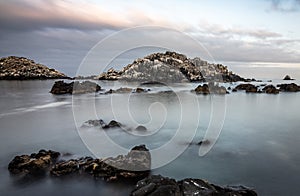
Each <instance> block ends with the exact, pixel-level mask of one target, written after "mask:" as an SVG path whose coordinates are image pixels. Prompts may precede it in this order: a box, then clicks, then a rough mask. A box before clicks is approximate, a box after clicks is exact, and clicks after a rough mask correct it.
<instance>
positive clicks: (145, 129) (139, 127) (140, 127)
mask: <svg viewBox="0 0 300 196" xmlns="http://www.w3.org/2000/svg"><path fill="white" fill-rule="evenodd" d="M135 130H136V131H147V128H146V127H145V126H143V125H139V126H137V127H136V128H135Z"/></svg>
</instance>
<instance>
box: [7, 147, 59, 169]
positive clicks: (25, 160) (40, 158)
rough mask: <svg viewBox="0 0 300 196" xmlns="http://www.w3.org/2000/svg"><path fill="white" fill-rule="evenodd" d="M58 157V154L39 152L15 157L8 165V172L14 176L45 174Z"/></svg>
mask: <svg viewBox="0 0 300 196" xmlns="http://www.w3.org/2000/svg"><path fill="white" fill-rule="evenodd" d="M59 155H60V153H59V152H55V151H51V150H49V151H46V150H40V151H39V152H38V153H32V154H31V155H21V156H16V157H15V158H14V159H13V160H12V161H11V162H10V163H9V164H8V170H9V171H10V172H11V173H14V174H19V173H24V174H27V173H40V172H46V171H47V170H48V169H49V167H50V166H51V165H52V164H54V163H55V162H56V160H57V158H58V157H59Z"/></svg>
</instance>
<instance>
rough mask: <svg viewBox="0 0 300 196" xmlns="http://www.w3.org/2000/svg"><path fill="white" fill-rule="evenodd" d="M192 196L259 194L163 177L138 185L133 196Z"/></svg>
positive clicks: (195, 180) (147, 179)
mask: <svg viewBox="0 0 300 196" xmlns="http://www.w3.org/2000/svg"><path fill="white" fill-rule="evenodd" d="M150 195H151V196H154V195H169V196H190V195H207V196H210V195H216V196H231V195H235V196H256V195H257V193H256V192H255V191H254V190H252V189H249V188H246V187H244V186H226V187H222V186H218V185H214V184H210V183H209V182H207V181H205V180H202V179H193V178H186V179H183V180H181V181H176V180H175V179H172V178H167V177H163V176H161V175H152V176H149V177H147V178H145V179H143V180H141V181H139V182H138V183H137V184H136V187H135V189H134V190H133V191H132V192H131V196H150Z"/></svg>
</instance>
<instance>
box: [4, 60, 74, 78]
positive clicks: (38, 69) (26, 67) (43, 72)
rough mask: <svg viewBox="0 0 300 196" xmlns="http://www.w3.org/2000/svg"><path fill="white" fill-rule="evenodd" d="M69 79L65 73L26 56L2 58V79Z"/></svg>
mask: <svg viewBox="0 0 300 196" xmlns="http://www.w3.org/2000/svg"><path fill="white" fill-rule="evenodd" d="M32 79H40V80H42V79H69V77H68V76H66V75H65V74H63V73H61V72H59V71H57V70H55V69H51V68H48V67H47V66H45V65H42V64H39V63H35V62H34V61H33V60H30V59H27V58H25V57H16V56H9V57H4V58H1V59H0V80H32Z"/></svg>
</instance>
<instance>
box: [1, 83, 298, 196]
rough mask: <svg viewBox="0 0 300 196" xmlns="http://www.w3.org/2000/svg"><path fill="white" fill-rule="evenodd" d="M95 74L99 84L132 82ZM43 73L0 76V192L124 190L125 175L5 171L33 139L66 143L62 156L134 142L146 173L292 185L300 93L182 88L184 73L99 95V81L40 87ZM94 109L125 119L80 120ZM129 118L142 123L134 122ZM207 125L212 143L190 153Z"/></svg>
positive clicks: (270, 191)
mask: <svg viewBox="0 0 300 196" xmlns="http://www.w3.org/2000/svg"><path fill="white" fill-rule="evenodd" d="M271 79H272V78H271ZM97 82H98V84H99V85H100V86H101V87H102V88H103V89H106V90H109V89H110V88H112V89H116V88H119V87H133V88H134V87H137V86H138V84H137V83H125V82H117V81H97ZM283 82H284V81H282V80H281V79H278V78H277V79H273V82H272V83H275V84H276V83H283ZM293 82H296V83H298V84H299V82H298V80H295V81H293ZM53 83H54V81H53V80H44V81H40V80H37V81H0V88H1V91H2V93H1V95H0V106H1V112H0V160H1V161H0V170H1V171H0V173H1V175H0V192H1V195H19V194H20V195H21V194H22V195H36V194H39V195H67V194H71V195H82V194H85V195H128V194H129V193H130V190H131V189H132V188H133V186H134V185H133V184H129V185H125V184H122V183H105V182H103V181H101V180H95V179H93V178H86V177H78V178H75V177H68V176H66V177H63V178H53V177H50V176H39V177H37V178H35V179H32V178H20V177H18V176H13V175H11V174H9V172H8V170H7V165H8V163H9V161H11V160H12V159H13V157H14V156H16V155H20V154H25V153H32V152H37V151H38V150H40V149H52V150H56V151H59V152H62V153H70V154H71V155H69V156H67V157H65V158H66V159H68V158H74V157H75V158H76V157H81V156H100V157H107V156H114V155H117V154H120V153H121V154H126V153H127V152H128V151H129V150H130V148H132V147H133V146H135V145H139V144H146V146H147V147H148V148H149V149H150V150H151V153H152V157H153V160H152V166H153V171H152V174H161V175H163V176H168V177H172V178H175V179H178V180H180V179H183V178H187V177H192V178H202V179H206V180H208V181H209V182H211V183H215V184H220V185H245V186H248V187H252V188H254V189H255V190H256V191H257V192H258V194H259V195H266V196H268V195H273V196H274V195H297V193H298V192H300V187H299V186H298V185H299V181H300V167H299V164H300V152H299V148H300V132H299V128H300V121H299V116H300V110H299V107H300V102H299V100H300V93H280V94H278V95H269V94H246V93H244V92H236V93H230V94H227V95H225V96H218V95H214V96H205V95H195V94H194V93H192V92H190V90H191V89H193V88H195V87H196V86H197V85H198V84H197V83H184V84H172V85H170V86H142V88H146V89H150V91H149V92H146V93H131V94H112V95H105V94H102V93H103V92H105V90H104V91H101V92H99V93H96V94H94V93H92V94H84V95H74V96H71V95H52V94H50V93H49V91H50V89H51V86H52V85H53ZM263 83H268V82H266V81H264V82H263ZM222 85H225V86H226V87H228V86H235V85H236V84H222ZM96 118H101V119H103V120H104V121H105V122H109V121H110V120H112V119H115V120H117V121H119V122H121V123H122V124H124V125H126V127H127V128H126V130H123V129H113V130H107V131H103V130H102V129H101V128H98V127H82V124H83V123H84V122H85V121H87V120H89V119H96ZM138 125H144V126H145V127H146V128H147V129H148V130H147V132H142V133H141V132H138V131H134V128H135V127H136V126H138ZM209 127H213V128H214V130H215V132H208V133H207V134H208V136H209V137H208V139H209V140H210V141H214V139H216V143H215V144H214V145H213V146H212V148H211V149H210V150H209V151H208V152H207V153H205V154H204V155H203V156H199V147H200V146H199V145H197V143H198V142H199V141H201V140H202V139H203V138H204V137H205V134H206V132H207V129H208V128H209Z"/></svg>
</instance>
